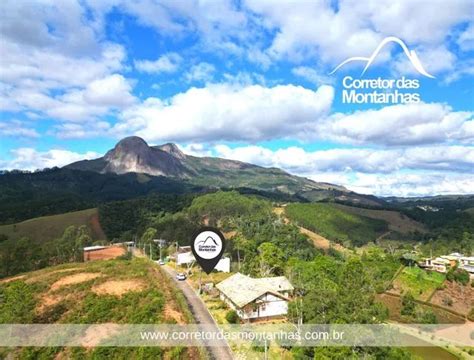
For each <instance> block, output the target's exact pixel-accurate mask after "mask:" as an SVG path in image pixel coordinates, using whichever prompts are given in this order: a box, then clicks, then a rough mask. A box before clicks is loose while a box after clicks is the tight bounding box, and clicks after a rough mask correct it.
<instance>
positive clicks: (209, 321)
mask: <svg viewBox="0 0 474 360" xmlns="http://www.w3.org/2000/svg"><path fill="white" fill-rule="evenodd" d="M161 268H162V269H163V270H164V271H165V272H166V273H167V274H168V275H169V276H170V277H171V279H172V280H173V281H174V282H175V284H176V286H177V287H178V288H179V289H180V290H181V291H182V292H183V294H184V297H185V298H186V301H187V302H188V305H189V308H190V309H191V312H192V314H193V316H194V318H195V320H196V323H198V324H206V325H213V326H214V327H215V328H214V329H213V331H215V332H218V331H219V328H218V326H217V324H216V323H215V321H214V319H213V318H212V316H211V314H210V313H209V311H208V310H207V307H206V305H205V304H204V303H203V301H202V300H201V298H200V297H199V296H198V295H197V294H196V292H195V291H194V289H193V288H192V287H191V286H190V285H189V284H188V283H187V282H186V281H178V280H176V272H175V271H174V270H173V269H172V268H170V267H169V266H162V267H161ZM207 349H208V352H209V354H210V356H211V358H212V359H216V360H232V359H233V358H234V357H233V355H232V350H231V349H230V347H229V345H227V344H226V346H220V347H217V346H208V347H207Z"/></svg>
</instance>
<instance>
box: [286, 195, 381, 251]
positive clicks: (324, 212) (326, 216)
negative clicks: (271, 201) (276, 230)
mask: <svg viewBox="0 0 474 360" xmlns="http://www.w3.org/2000/svg"><path fill="white" fill-rule="evenodd" d="M285 214H286V216H287V217H288V218H289V219H290V220H291V221H292V222H293V223H295V224H297V225H300V226H302V227H304V228H306V229H309V230H311V231H314V232H315V233H317V234H320V235H322V236H324V237H325V238H327V239H329V240H333V241H336V242H338V243H341V244H344V245H354V246H362V245H364V244H366V243H368V242H370V241H375V240H376V239H377V237H379V236H380V235H382V234H384V233H385V232H387V231H388V229H389V224H388V222H387V221H386V220H381V219H375V218H369V217H366V216H362V215H359V214H355V213H354V212H350V211H346V209H344V208H343V207H341V206H340V205H337V204H326V203H313V204H300V203H293V204H288V205H287V206H286V208H285Z"/></svg>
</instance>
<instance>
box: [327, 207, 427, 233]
mask: <svg viewBox="0 0 474 360" xmlns="http://www.w3.org/2000/svg"><path fill="white" fill-rule="evenodd" d="M334 206H335V207H336V208H338V209H341V210H342V211H345V212H348V213H351V214H355V215H360V216H365V217H368V218H371V219H376V220H383V221H386V222H387V223H388V229H389V230H390V231H395V232H398V233H400V234H404V235H408V234H410V233H413V232H415V231H419V232H426V228H425V226H424V225H423V224H421V223H419V222H417V221H415V220H413V219H410V218H409V217H408V216H406V215H405V214H403V213H401V212H399V211H391V210H375V209H364V208H359V207H355V206H347V205H341V204H335V205H334Z"/></svg>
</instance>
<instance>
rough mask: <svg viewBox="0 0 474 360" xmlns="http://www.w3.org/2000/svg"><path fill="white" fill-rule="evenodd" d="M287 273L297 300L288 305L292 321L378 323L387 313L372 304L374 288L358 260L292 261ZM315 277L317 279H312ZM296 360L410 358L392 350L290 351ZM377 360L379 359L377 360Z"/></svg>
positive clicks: (401, 351) (346, 348) (405, 354)
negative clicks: (313, 359)
mask: <svg viewBox="0 0 474 360" xmlns="http://www.w3.org/2000/svg"><path fill="white" fill-rule="evenodd" d="M287 274H288V276H289V277H290V279H291V280H292V283H293V284H294V286H295V288H296V293H297V294H298V295H299V297H300V301H298V300H296V301H293V302H291V303H290V309H289V314H290V318H291V320H292V321H293V322H295V323H296V322H298V320H299V319H302V320H303V322H305V323H314V324H328V323H338V324H341V323H342V324H345V323H360V324H369V323H380V322H383V321H384V320H385V319H386V318H387V316H388V313H387V311H386V309H385V308H384V307H383V306H382V305H380V304H377V303H376V302H375V289H374V288H373V285H372V279H371V276H370V274H369V273H368V272H367V271H366V269H365V267H364V265H363V263H362V262H361V261H360V260H357V259H351V260H349V261H344V262H341V261H339V260H336V259H334V258H331V257H329V256H321V255H319V256H316V258H315V259H314V260H312V261H309V262H308V261H292V262H290V263H289V264H288V267H287ZM315 274H317V276H315ZM292 354H293V356H294V358H296V359H303V358H304V359H305V358H308V357H310V358H315V359H319V358H327V359H337V358H340V357H339V356H342V358H371V355H373V354H377V356H380V358H405V359H409V358H410V355H409V354H408V353H407V352H406V351H404V350H400V349H393V348H381V347H379V348H375V347H373V348H361V347H344V348H334V347H331V348H325V347H317V348H293V349H292ZM377 358H378V357H377Z"/></svg>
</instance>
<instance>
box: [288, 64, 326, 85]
mask: <svg viewBox="0 0 474 360" xmlns="http://www.w3.org/2000/svg"><path fill="white" fill-rule="evenodd" d="M291 72H292V73H293V74H294V75H296V76H299V77H302V78H303V79H306V80H308V81H310V82H312V83H313V84H315V85H318V86H319V85H323V84H333V83H334V81H335V78H334V77H330V76H326V75H323V74H321V72H320V71H317V70H316V67H315V68H310V67H307V66H298V67H296V68H293V69H292V70H291Z"/></svg>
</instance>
